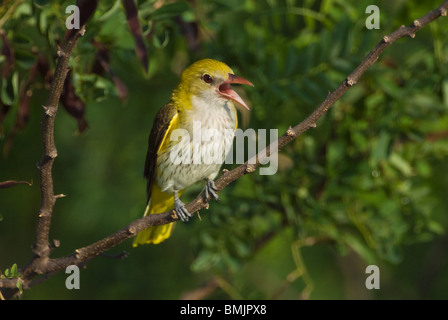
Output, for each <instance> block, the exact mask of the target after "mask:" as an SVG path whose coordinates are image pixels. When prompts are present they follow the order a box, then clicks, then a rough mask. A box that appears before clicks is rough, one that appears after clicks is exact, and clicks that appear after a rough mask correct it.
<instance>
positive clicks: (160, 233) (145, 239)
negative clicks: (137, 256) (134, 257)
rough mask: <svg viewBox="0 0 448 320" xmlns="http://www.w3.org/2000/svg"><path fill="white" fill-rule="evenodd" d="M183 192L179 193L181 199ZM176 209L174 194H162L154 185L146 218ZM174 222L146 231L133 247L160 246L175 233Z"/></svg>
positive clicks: (138, 236) (140, 233)
mask: <svg viewBox="0 0 448 320" xmlns="http://www.w3.org/2000/svg"><path fill="white" fill-rule="evenodd" d="M182 193H183V191H181V192H179V197H180V196H181V195H182ZM173 208H174V194H168V193H165V192H162V190H161V189H160V188H159V186H158V185H157V184H156V183H154V184H153V186H152V188H151V200H150V201H149V203H148V205H147V206H146V210H145V214H144V216H146V215H148V214H154V213H162V212H166V211H168V210H172V209H173ZM173 229H174V222H172V223H168V224H164V225H161V226H154V227H149V228H148V229H145V230H143V231H141V232H139V234H138V235H137V236H136V237H135V239H134V242H133V243H132V246H133V247H136V246H138V245H139V244H147V243H153V244H158V243H160V242H162V241H164V240H166V239H168V238H169V237H170V235H171V233H172V232H173Z"/></svg>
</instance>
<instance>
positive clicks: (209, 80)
mask: <svg viewBox="0 0 448 320" xmlns="http://www.w3.org/2000/svg"><path fill="white" fill-rule="evenodd" d="M202 80H204V82H205V83H212V82H213V78H212V76H211V75H209V74H204V75H203V76H202Z"/></svg>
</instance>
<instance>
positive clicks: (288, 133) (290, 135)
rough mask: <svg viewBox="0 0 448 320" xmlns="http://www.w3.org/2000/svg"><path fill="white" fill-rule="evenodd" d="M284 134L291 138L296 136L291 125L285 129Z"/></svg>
mask: <svg viewBox="0 0 448 320" xmlns="http://www.w3.org/2000/svg"><path fill="white" fill-rule="evenodd" d="M286 135H287V136H288V137H293V138H294V137H295V136H296V133H295V132H294V130H292V128H291V126H289V128H288V130H286Z"/></svg>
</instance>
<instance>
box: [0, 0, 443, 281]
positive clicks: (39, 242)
mask: <svg viewBox="0 0 448 320" xmlns="http://www.w3.org/2000/svg"><path fill="white" fill-rule="evenodd" d="M447 9H448V0H445V1H444V2H443V3H442V4H441V5H440V6H439V7H438V8H437V9H435V10H432V11H430V12H429V13H427V14H426V15H425V16H423V17H421V18H420V19H417V20H414V22H413V23H412V24H411V25H409V26H408V27H405V26H401V27H400V28H398V29H397V30H395V31H393V32H392V33H391V34H389V35H387V36H384V37H383V39H382V40H381V41H380V42H379V43H378V44H377V45H376V46H375V48H373V50H372V51H370V53H369V54H368V55H367V56H366V57H365V58H364V60H363V61H362V62H361V63H360V64H359V66H358V67H357V68H356V69H355V70H354V71H353V72H352V73H351V74H350V75H349V76H347V78H346V79H345V80H344V81H343V82H342V83H341V84H340V85H339V87H338V88H337V89H336V90H335V91H333V92H332V93H330V94H329V95H328V96H327V98H326V99H325V100H324V101H323V102H322V104H321V105H319V106H318V107H317V108H316V109H315V110H314V111H313V112H312V113H311V114H310V115H309V116H308V117H307V118H306V119H305V120H303V121H302V122H301V123H299V124H298V125H296V126H295V127H293V128H289V129H288V130H287V131H286V132H285V134H283V135H282V136H281V137H280V138H279V139H278V140H277V141H275V142H274V143H272V144H270V145H269V146H268V147H267V148H266V149H265V150H263V151H262V152H260V153H258V154H257V155H256V156H255V159H250V160H248V161H247V162H246V163H244V164H242V165H240V166H239V167H237V168H235V169H233V170H232V171H227V172H225V173H223V175H222V176H221V177H220V178H219V179H218V180H216V181H215V185H216V187H217V189H218V191H221V190H222V189H224V188H225V187H226V186H227V185H229V184H230V183H231V182H233V181H235V180H237V179H239V178H241V177H242V176H244V175H246V174H248V173H251V172H254V171H255V170H256V169H257V167H258V166H259V165H260V163H261V162H263V159H265V158H266V157H269V156H270V155H271V154H274V153H275V152H278V151H279V150H281V149H282V148H283V147H284V146H286V145H287V144H288V143H289V142H291V141H292V140H294V139H296V138H297V137H298V136H300V135H301V134H302V133H304V132H305V131H307V130H308V129H310V128H313V127H316V122H317V121H318V120H319V119H320V118H321V117H322V116H323V115H324V114H325V113H326V112H327V111H328V109H329V108H330V107H331V106H332V105H333V104H334V103H335V102H336V101H337V100H339V99H340V98H341V97H342V95H343V94H344V93H345V92H346V91H347V90H348V89H349V88H350V87H352V86H353V85H355V84H356V83H357V82H358V80H359V78H360V77H361V76H362V74H363V73H364V72H365V71H366V70H367V69H368V68H369V67H370V66H371V65H372V64H374V63H375V62H376V61H377V60H378V58H379V56H380V55H381V53H382V52H383V51H384V50H385V49H386V48H387V47H388V46H390V45H391V44H392V43H394V42H395V41H397V40H398V39H400V38H403V37H411V38H413V37H414V36H415V33H416V32H417V31H418V30H420V29H421V28H423V27H424V26H425V25H427V24H428V23H430V22H432V21H434V20H435V19H437V18H438V17H440V16H446V14H447ZM80 35H81V33H79V32H77V33H75V35H74V36H73V38H71V39H68V41H67V44H66V45H65V46H64V48H63V49H62V50H60V51H59V59H58V64H57V67H56V71H55V78H54V80H53V85H52V87H51V90H50V96H49V99H48V102H47V106H45V107H44V108H45V114H44V120H43V123H42V142H43V150H44V152H43V156H42V160H41V162H40V164H39V170H40V172H41V183H42V186H41V190H42V203H41V207H40V210H39V219H38V225H37V233H36V242H35V245H34V247H33V252H34V254H35V257H34V258H33V260H32V262H31V263H30V264H28V265H27V266H25V267H24V268H22V269H21V270H20V272H21V274H22V277H21V281H22V283H23V288H24V289H25V288H28V287H29V286H31V285H32V284H33V282H32V280H33V277H34V276H35V275H36V274H53V273H56V272H58V271H60V270H63V269H65V268H66V267H67V266H69V265H73V264H75V265H78V264H84V263H86V262H87V261H89V260H90V259H92V258H94V257H95V256H97V255H99V254H100V253H102V252H104V251H106V250H108V249H111V248H113V247H115V246H116V245H118V244H120V243H122V242H124V241H125V240H126V239H129V238H132V237H134V236H135V235H137V234H138V232H140V231H142V230H144V229H146V228H148V227H150V226H155V225H162V224H166V223H169V222H173V221H177V220H178V219H179V218H178V216H177V214H176V212H175V211H174V210H172V211H168V212H164V213H160V214H151V215H148V216H146V217H143V218H140V219H138V220H135V221H133V222H131V223H130V224H129V225H128V226H126V227H124V228H123V229H121V230H119V231H117V232H116V233H114V234H112V235H110V236H107V237H105V238H104V239H102V240H99V241H97V242H95V243H93V244H91V245H88V246H86V247H83V248H79V249H77V250H75V252H74V253H73V254H72V255H70V256H67V257H62V258H55V259H50V258H49V254H50V245H49V229H50V222H51V212H52V209H53V206H54V202H55V198H56V197H55V195H54V192H53V181H52V175H51V168H52V164H53V161H54V158H55V157H56V156H57V151H56V147H55V145H54V137H53V127H54V117H55V115H56V112H57V105H58V101H59V96H60V92H61V89H62V84H63V83H64V79H65V75H66V72H67V64H68V60H69V57H70V55H71V52H72V50H73V48H74V47H75V45H76V42H77V40H78V38H79V36H80ZM254 160H255V161H254ZM209 201H210V198H208V199H205V198H204V195H203V194H200V195H199V196H198V197H197V198H196V199H194V200H193V201H191V202H190V203H189V204H187V205H186V206H185V207H186V209H187V210H188V211H189V212H192V213H193V212H196V211H198V210H200V209H203V208H206V207H208V202H209ZM5 280H8V281H5ZM9 280H10V279H0V288H2V287H3V288H12V289H14V288H15V282H14V281H9Z"/></svg>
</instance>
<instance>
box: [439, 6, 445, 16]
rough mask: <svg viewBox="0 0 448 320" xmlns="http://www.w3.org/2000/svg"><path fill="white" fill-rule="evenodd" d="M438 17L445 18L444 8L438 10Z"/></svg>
mask: <svg viewBox="0 0 448 320" xmlns="http://www.w3.org/2000/svg"><path fill="white" fill-rule="evenodd" d="M440 16H442V17H446V8H441V9H440Z"/></svg>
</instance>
